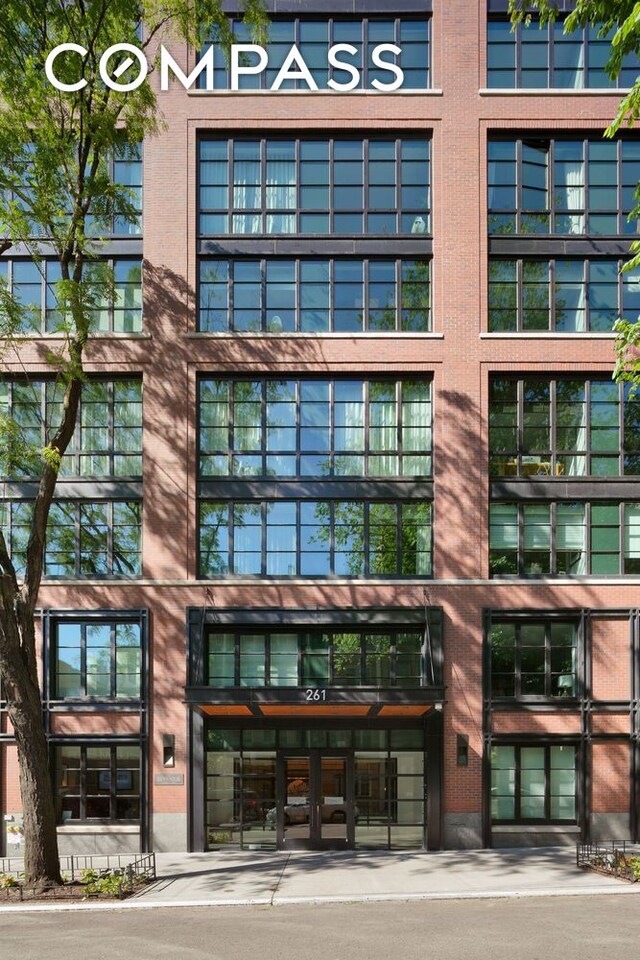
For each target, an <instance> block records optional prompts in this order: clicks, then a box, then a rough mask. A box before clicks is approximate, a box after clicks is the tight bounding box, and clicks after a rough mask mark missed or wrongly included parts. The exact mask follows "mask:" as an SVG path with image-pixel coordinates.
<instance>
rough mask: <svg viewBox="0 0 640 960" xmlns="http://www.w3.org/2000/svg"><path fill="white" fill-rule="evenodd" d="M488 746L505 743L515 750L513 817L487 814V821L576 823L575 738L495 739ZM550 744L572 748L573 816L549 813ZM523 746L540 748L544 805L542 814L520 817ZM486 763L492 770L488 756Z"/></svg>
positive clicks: (577, 762)
mask: <svg viewBox="0 0 640 960" xmlns="http://www.w3.org/2000/svg"><path fill="white" fill-rule="evenodd" d="M492 747H497V748H500V747H508V748H512V749H513V750H514V751H515V775H516V776H515V788H514V801H515V803H514V806H515V811H514V817H513V818H511V819H498V818H495V819H494V818H493V816H492V817H491V824H492V826H493V827H500V826H507V825H509V824H522V825H527V824H531V825H535V824H548V825H558V826H560V825H564V826H569V825H577V824H578V823H579V818H580V797H579V790H580V749H579V742H578V741H577V739H575V738H571V739H562V740H556V741H551V740H548V741H545V742H543V743H541V742H540V741H539V740H536V741H528V740H519V741H515V740H503V739H502V738H501V739H500V740H495V741H494V742H493V744H492ZM553 747H572V748H573V751H574V767H573V770H574V778H575V793H574V802H575V817H572V818H568V819H555V818H554V819H552V818H551V816H550V808H551V750H552V748H553ZM523 749H524V750H526V749H538V750H543V751H544V806H545V814H546V815H545V816H544V817H522V816H521V803H522V786H521V780H522V763H521V751H522V750H523ZM489 767H490V772H492V769H493V768H492V765H491V758H489ZM490 790H491V796H492V795H493V790H492V786H491V784H490Z"/></svg>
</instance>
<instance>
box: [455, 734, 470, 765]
mask: <svg viewBox="0 0 640 960" xmlns="http://www.w3.org/2000/svg"><path fill="white" fill-rule="evenodd" d="M456 763H457V765H458V766H459V767H468V766H469V737H468V736H467V735H466V734H465V733H459V734H458V735H457V737H456Z"/></svg>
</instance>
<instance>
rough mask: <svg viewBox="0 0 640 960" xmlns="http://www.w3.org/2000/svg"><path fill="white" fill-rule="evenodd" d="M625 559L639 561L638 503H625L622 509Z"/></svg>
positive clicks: (639, 509) (639, 524)
mask: <svg viewBox="0 0 640 960" xmlns="http://www.w3.org/2000/svg"><path fill="white" fill-rule="evenodd" d="M624 555H625V559H629V560H638V559H640V503H627V504H626V505H625V508H624Z"/></svg>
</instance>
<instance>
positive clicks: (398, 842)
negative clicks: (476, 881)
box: [195, 720, 441, 850]
mask: <svg viewBox="0 0 640 960" xmlns="http://www.w3.org/2000/svg"><path fill="white" fill-rule="evenodd" d="M440 736H441V732H440V727H439V725H438V726H437V727H436V732H435V734H434V735H433V736H432V737H429V734H428V733H426V729H425V725H424V724H420V725H419V726H418V725H417V724H413V725H409V724H404V725H402V726H397V727H387V726H382V724H379V725H376V726H374V725H373V724H371V723H368V724H367V725H366V726H365V725H364V724H359V725H355V724H352V725H351V727H347V726H346V725H340V726H338V724H332V725H329V724H328V723H317V724H315V725H313V726H311V725H308V726H307V725H305V726H301V725H300V724H296V725H295V726H294V725H293V724H292V723H291V722H287V723H281V724H278V725H276V724H270V725H267V724H256V723H247V722H246V721H245V722H244V723H242V724H237V725H232V723H231V722H230V721H228V720H227V721H226V722H225V721H222V720H216V721H210V722H209V723H208V724H207V726H206V728H205V730H204V737H203V740H202V741H201V742H202V743H203V746H204V747H205V750H204V754H203V758H204V762H203V765H202V769H203V771H204V774H205V776H204V782H203V783H202V788H203V790H202V794H201V795H202V797H203V800H204V809H203V812H202V813H203V815H202V821H201V822H202V824H203V828H204V829H203V848H205V849H210V850H212V849H218V848H222V847H241V848H244V849H276V848H278V849H284V850H295V849H342V850H344V849H351V848H354V849H356V850H363V849H370V850H374V849H378V850H379V849H392V850H394V849H403V848H416V847H418V848H420V847H425V846H427V847H429V845H431V849H438V847H439V842H440V836H439V834H438V832H437V825H438V821H439V806H438V805H439V802H440V801H439V784H440V777H441V769H440V760H439V758H440V756H441V754H440V749H439V747H440ZM195 769H196V770H197V769H199V767H198V766H197V765H196V766H195ZM430 810H432V811H434V812H433V813H432V814H431V822H432V823H433V824H434V827H433V828H432V829H431V831H428V829H427V826H428V820H429V811H430ZM436 844H437V845H436Z"/></svg>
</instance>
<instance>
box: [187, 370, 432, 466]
mask: <svg viewBox="0 0 640 960" xmlns="http://www.w3.org/2000/svg"><path fill="white" fill-rule="evenodd" d="M282 382H286V383H287V384H290V385H292V386H293V392H294V397H295V399H294V400H292V401H290V403H291V404H294V405H295V425H294V426H293V427H292V428H290V429H293V430H295V438H296V442H295V448H291V447H287V448H286V449H284V448H283V449H280V450H278V449H275V450H274V449H271V448H270V446H269V433H268V431H269V424H268V405H269V402H270V401H269V385H270V384H272V383H282ZM344 382H348V383H354V382H357V383H358V384H359V385H360V388H361V392H360V396H361V403H362V408H363V420H362V423H363V425H362V428H359V427H358V428H357V429H361V430H362V435H363V444H362V449H361V450H355V449H354V450H348V451H347V450H344V451H343V450H340V449H339V448H336V439H335V438H336V431H337V430H338V429H340V428H339V426H338V425H336V406H337V401H336V399H335V393H336V386H338V385H339V384H341V383H344ZM210 383H216V384H227V385H228V392H227V401H226V402H227V410H228V414H227V419H228V430H227V440H226V443H225V445H224V446H222V447H219V448H215V449H214V448H211V449H209V450H203V433H204V431H206V429H207V427H206V425H204V424H203V399H202V395H203V390H204V389H205V388H206V385H207V384H210ZM242 383H247V384H252V385H256V386H258V387H259V392H260V400H259V403H260V426H259V428H258V429H259V431H260V441H261V442H260V448H259V449H257V450H253V451H244V450H242V448H241V447H239V446H237V445H236V443H235V427H236V425H237V424H236V419H237V418H236V416H235V398H234V392H235V385H236V384H242ZM307 384H322V385H327V387H328V397H329V398H328V400H327V401H321V402H322V404H323V405H328V410H329V422H328V424H327V426H326V429H327V431H328V435H329V447H330V449H329V450H321V449H320V448H319V447H318V448H317V449H315V450H313V449H307V448H306V447H304V449H303V444H302V441H301V437H302V433H301V431H302V430H303V429H304V424H303V422H302V414H303V411H304V404H305V400H304V398H303V396H302V391H303V387H304V386H305V385H307ZM412 384H415V385H425V386H427V387H428V399H427V400H426V401H424V404H421V405H424V406H425V407H427V406H428V408H429V412H430V419H429V423H428V424H427V425H426V428H425V429H426V430H427V432H428V433H429V436H430V440H431V442H430V444H429V445H428V446H425V448H424V449H414V448H412V447H409V448H407V449H406V450H405V448H404V431H405V430H409V428H410V427H411V424H404V422H403V407H404V402H405V400H404V398H405V387H410V386H411V385H412ZM372 386H373V387H376V386H389V387H393V390H394V401H393V402H394V404H395V423H394V424H392V425H387V424H385V425H384V429H391V430H393V432H394V433H395V446H394V448H393V449H389V450H382V449H376V448H375V446H373V445H372V442H371V441H372V431H373V430H375V429H376V425H375V424H372V423H371V412H372V405H374V404H375V403H376V400H375V396H374V397H372V389H371V388H372ZM221 403H224V401H221ZM255 405H256V406H257V404H255ZM312 427H313V425H311V428H312ZM323 429H324V428H323ZM242 455H246V456H248V457H250V458H252V459H253V458H255V459H260V461H261V469H260V470H259V472H257V473H255V474H250V475H251V476H255V477H256V479H260V480H269V479H279V480H286V479H295V480H306V479H311V478H316V479H319V480H335V479H336V478H341V479H342V478H349V477H350V478H354V477H358V478H361V477H363V476H364V477H367V478H370V479H372V480H374V479H382V478H384V479H398V480H402V479H403V478H404V479H407V478H411V479H416V480H417V479H421V478H430V477H431V476H432V475H433V380H432V377H431V376H430V375H429V376H425V377H421V378H417V377H399V376H396V377H390V376H387V377H355V376H354V377H349V378H340V377H335V376H330V377H326V378H325V377H305V378H297V377H292V378H288V377H286V378H285V377H278V378H277V380H276V379H275V378H264V377H259V378H251V379H249V378H247V377H244V376H242V377H240V376H234V377H227V378H225V377H219V376H207V375H204V374H202V375H200V377H199V378H198V445H197V456H198V478H199V479H201V480H208V479H222V478H229V479H233V478H239V477H244V478H245V479H246V478H247V477H248V476H249V474H247V473H245V472H244V470H243V469H239V470H237V471H236V472H234V469H233V466H234V458H235V457H237V456H242ZM270 456H288V457H291V458H295V462H296V467H297V468H296V471H295V473H292V474H288V473H287V474H273V473H272V472H270V470H269V467H268V459H269V457H270ZM325 456H326V457H327V458H328V460H329V469H328V470H327V471H325V472H323V473H319V472H317V471H316V472H311V473H310V472H302V468H301V461H302V459H303V458H304V457H312V458H319V457H325ZM349 456H352V457H357V458H358V459H361V460H362V463H363V465H362V466H361V467H359V468H358V469H357V471H355V472H354V470H353V469H352V470H351V471H349V472H347V471H346V470H344V471H340V470H338V471H336V460H337V459H338V458H348V457H349ZM203 457H209V458H217V457H220V458H222V457H226V459H227V470H226V472H217V473H207V472H205V471H204V470H203V468H202V462H203ZM379 457H383V458H384V457H392V458H395V459H396V462H397V470H396V471H395V472H393V473H381V472H375V470H372V472H370V470H369V465H370V463H371V464H372V466H373V468H375V460H376V458H379ZM413 457H420V458H421V459H424V460H426V459H427V458H428V459H429V461H430V469H429V470H427V471H425V472H422V473H420V474H417V473H406V472H405V471H404V466H405V461H406V460H407V459H408V460H410V459H411V458H413Z"/></svg>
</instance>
